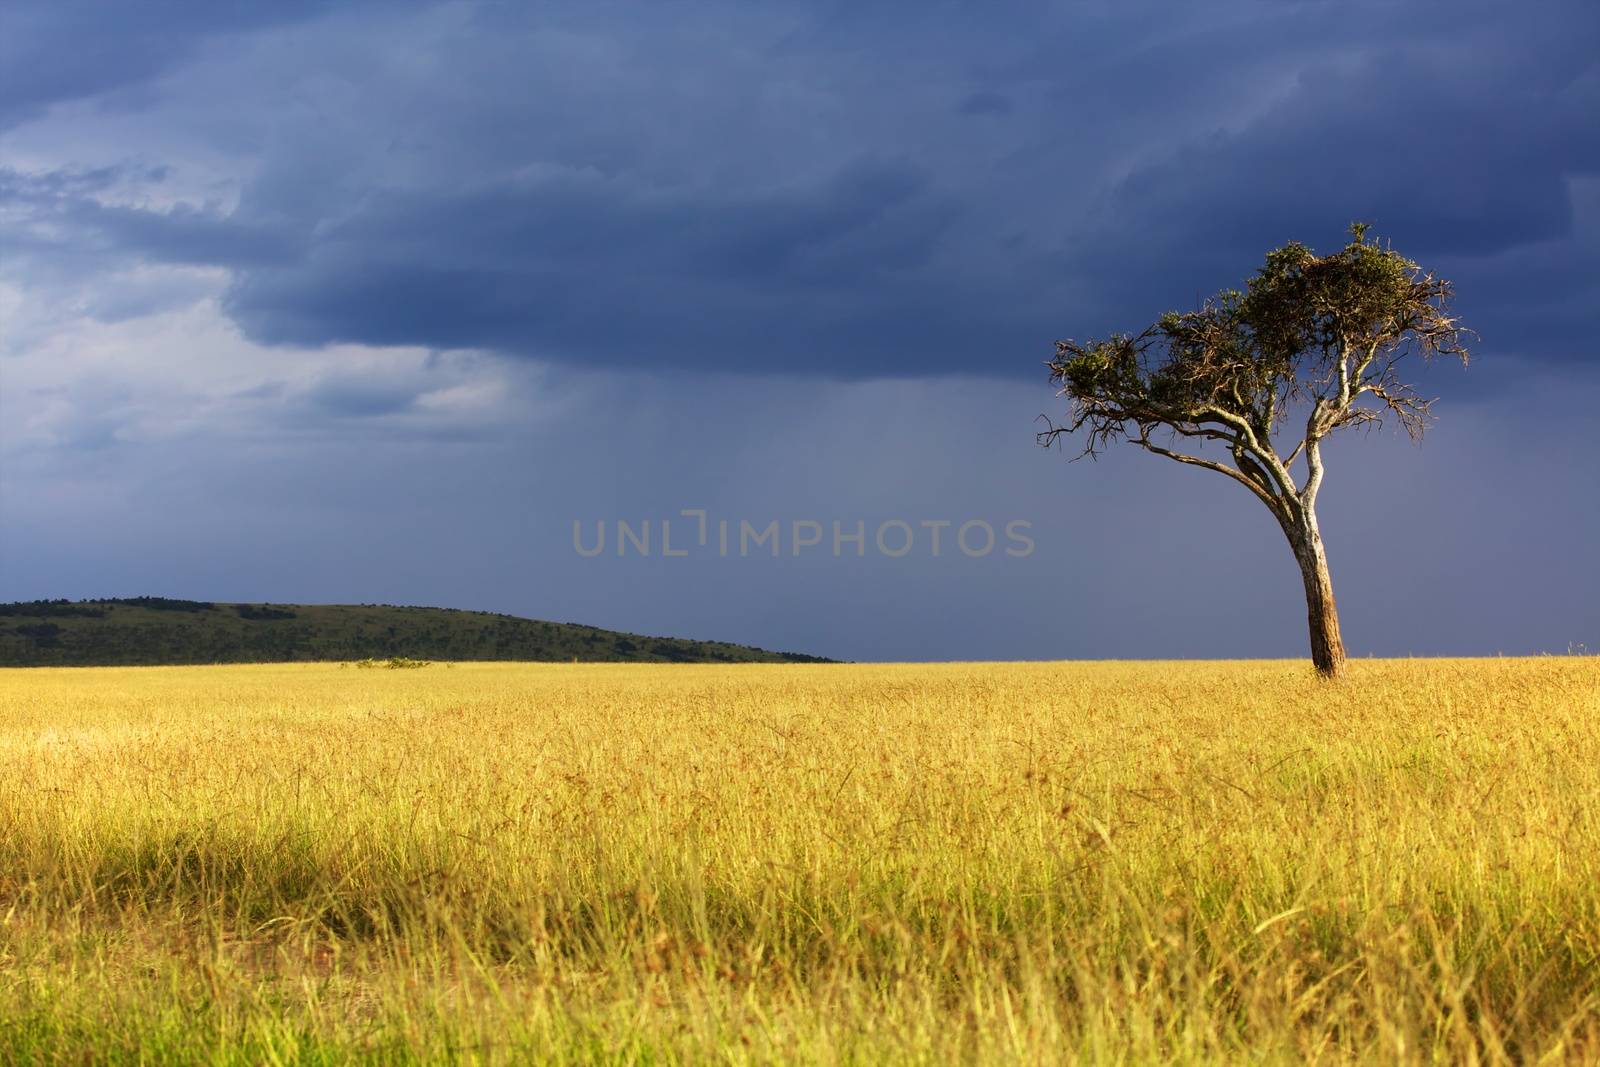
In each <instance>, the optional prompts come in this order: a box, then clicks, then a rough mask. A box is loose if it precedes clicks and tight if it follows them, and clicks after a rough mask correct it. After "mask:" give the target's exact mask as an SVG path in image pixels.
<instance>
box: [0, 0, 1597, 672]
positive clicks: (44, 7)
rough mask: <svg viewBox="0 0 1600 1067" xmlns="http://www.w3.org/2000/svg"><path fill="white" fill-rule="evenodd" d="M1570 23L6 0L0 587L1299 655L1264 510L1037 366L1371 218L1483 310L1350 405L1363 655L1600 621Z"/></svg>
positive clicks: (1350, 588) (1337, 482)
mask: <svg viewBox="0 0 1600 1067" xmlns="http://www.w3.org/2000/svg"><path fill="white" fill-rule="evenodd" d="M1597 45H1600V7H1597V6H1596V5H1594V4H1593V3H1580V2H1576V0H1573V2H1549V3H1533V4H1529V5H1523V6H1521V7H1518V8H1515V9H1507V8H1505V7H1504V6H1503V5H1499V4H1492V3H1487V2H1481V3H1452V4H1448V5H1447V4H1443V3H1420V4H1413V5H1405V6H1404V7H1403V8H1402V7H1397V6H1395V5H1389V4H1378V3H1371V4H1362V3H1357V4H1335V3H1332V2H1313V0H1308V2H1302V3H1294V4H1275V3H1266V2H1261V3H1242V2H1234V0H1227V2H1223V3H1218V4H1213V5H1206V6H1203V7H1196V6H1194V5H1186V4H1177V3H1149V4H1136V5H1112V4H1103V3H1082V4H1072V5H1047V4H1032V3H1011V2H1007V0H1001V2H991V3H983V4H978V3H963V2H952V3H935V4H919V5H903V4H891V3H884V4H838V3H823V2H808V3H797V4H789V5H776V4H767V3H733V2H732V0H726V2H724V0H693V2H690V3H685V4H682V5H673V6H670V7H669V6H667V5H649V6H645V5H629V4H609V3H584V4H577V3H566V2H553V3H548V4H541V5H536V6H522V5H506V4H497V3H490V2H481V3H479V2H460V3H405V4H392V5H391V4H382V5H380V4H371V3H355V4H340V5H333V4H319V3H314V2H295V3H288V4H281V5H259V6H257V5H217V4H202V3H197V2H183V0H172V2H165V3H161V4H156V5H140V6H137V7H134V6H122V5H101V4H92V3H74V2H56V3H43V2H34V0H20V2H16V3H13V4H9V5H7V7H6V10H5V11H4V13H3V14H0V601H5V600H19V599H24V600H25V599H36V598H54V597H68V598H74V599H77V598H86V597H111V596H136V595H159V596H171V597H187V598H193V599H201V600H213V601H270V602H280V603H308V602H315V603H395V604H417V605H433V606H440V607H455V608H468V609H476V610H488V611H497V612H505V613H510V614H516V615H523V616H528V617H532V618H540V619H549V620H554V621H573V622H582V623H587V624H591V625H595V626H602V627H607V628H611V629H618V630H628V631H634V632H640V633H649V634H659V635H671V636H680V637H690V638H703V639H716V640H725V641H733V642H739V643H743V644H753V645H759V646H762V647H765V648H771V649H782V650H788V651H797V652H806V653H812V654H817V655H824V656H831V657H836V658H841V659H851V660H935V659H1059V658H1185V657H1241V658H1257V657H1260V658H1275V657H1291V656H1292V657H1303V656H1304V655H1305V647H1306V633H1305V625H1306V623H1305V605H1304V599H1303V596H1302V592H1301V586H1300V580H1299V576H1298V573H1297V571H1296V569H1295V564H1294V560H1293V558H1292V556H1291V554H1290V552H1289V550H1288V547H1287V545H1286V544H1285V543H1284V539H1283V536H1282V534H1281V533H1280V532H1279V531H1278V529H1277V528H1276V527H1275V526H1274V525H1273V523H1272V521H1271V519H1270V518H1269V516H1268V515H1267V513H1266V511H1265V510H1264V509H1263V508H1262V507H1261V506H1260V505H1259V504H1258V503H1257V502H1256V501H1254V500H1252V499H1251V498H1250V496H1249V494H1247V493H1246V492H1244V491H1243V490H1242V489H1240V487H1238V486H1237V485H1234V484H1231V483H1229V482H1227V481H1226V480H1224V479H1223V478H1220V477H1218V476H1217V475H1215V474H1212V473H1209V472H1205V471H1198V470H1189V469H1183V468H1180V467H1179V466H1177V465H1176V464H1173V463H1170V462H1167V461H1165V460H1162V459H1159V458H1157V457H1154V456H1149V455H1146V454H1142V453H1139V452H1137V451H1136V450H1134V449H1131V448H1121V449H1117V448H1113V449H1112V450H1111V451H1109V452H1108V453H1107V454H1106V455H1104V456H1103V457H1101V458H1100V459H1099V460H1097V461H1089V460H1083V461H1081V462H1077V463H1071V462H1068V460H1069V459H1070V458H1071V452H1070V450H1069V451H1067V452H1065V453H1064V452H1063V451H1061V450H1049V451H1047V450H1044V449H1041V448H1039V447H1038V446H1037V445H1036V443H1035V441H1034V434H1035V432H1036V431H1037V429H1038V428H1039V423H1038V421H1037V420H1038V418H1039V417H1040V416H1041V415H1043V416H1046V417H1054V418H1058V419H1059V418H1060V417H1061V416H1062V414H1063V406H1062V401H1061V400H1059V399H1058V398H1056V397H1055V395H1054V389H1053V388H1052V386H1051V384H1050V383H1049V381H1048V378H1047V375H1046V373H1045V370H1044V362H1045V360H1047V359H1048V358H1049V357H1050V356H1051V355H1052V354H1053V351H1054V342H1055V340H1056V339H1058V338H1064V337H1077V338H1086V337H1091V336H1099V335H1104V334H1106V333H1109V332H1112V331H1119V330H1120V331H1137V330H1138V329H1140V328H1141V327H1142V326H1144V325H1146V324H1147V323H1148V322H1149V321H1151V320H1152V319H1153V318H1155V317H1156V316H1157V315H1159V314H1160V313H1161V312H1163V311H1165V310H1167V309H1170V308H1177V309H1184V308H1190V307H1193V306H1195V304H1196V303H1197V301H1198V300H1199V299H1202V298H1203V297H1204V296H1206V295H1207V294H1209V293H1212V292H1215V291H1217V290H1219V289H1223V288H1227V287H1231V286H1238V285H1241V284H1242V283H1243V282H1244V280H1245V279H1246V278H1247V277H1248V276H1249V275H1250V274H1251V272H1252V271H1253V270H1254V269H1255V268H1256V267H1257V266H1258V265H1259V264H1260V262H1261V259H1262V256H1263V254H1264V253H1265V252H1267V251H1268V250H1269V249H1270V248H1272V247H1275V246H1277V245H1281V244H1283V243H1284V242H1286V241H1289V240H1301V241H1304V242H1306V243H1308V244H1310V245H1311V246H1312V247H1313V248H1315V249H1317V250H1318V251H1331V250H1333V249H1335V248H1337V247H1338V246H1339V245H1340V244H1342V242H1343V240H1344V239H1345V238H1344V235H1345V231H1346V228H1347V227H1348V226H1349V224H1350V223H1351V222H1352V221H1354V220H1364V221H1368V222H1370V223H1371V224H1372V226H1373V229H1374V232H1376V233H1377V234H1379V235H1380V236H1381V237H1382V238H1383V239H1385V240H1392V241H1393V243H1394V247H1395V248H1396V249H1398V250H1399V251H1401V252H1403V253H1404V254H1405V255H1407V256H1409V257H1411V258H1413V259H1416V260H1418V261H1419V262H1421V263H1422V264H1423V265H1424V266H1425V267H1427V268H1429V269H1432V270H1434V271H1436V272H1437V273H1439V274H1441V275H1443V276H1444V277H1447V278H1449V279H1451V280H1452V281H1453V282H1454V283H1455V286H1456V290H1457V296H1456V299H1455V302H1454V305H1453V307H1454V310H1455V312H1456V313H1457V314H1458V315H1459V316H1460V318H1461V320H1462V321H1463V323H1464V324H1465V325H1466V326H1468V327H1470V328H1472V329H1473V330H1475V331H1477V333H1478V334H1479V335H1480V337H1479V339H1478V340H1476V341H1475V342H1474V343H1473V345H1472V355H1473V358H1472V361H1471V363H1470V365H1469V366H1467V367H1465V368H1463V367H1460V366H1458V365H1452V364H1449V363H1447V362H1440V363H1436V364H1434V365H1431V366H1429V367H1426V368H1419V369H1418V370H1417V377H1418V380H1419V381H1420V382H1421V383H1422V388H1423V391H1424V393H1425V394H1426V395H1428V396H1438V397H1439V398H1440V400H1439V402H1438V403H1437V405H1436V407H1435V414H1436V416H1437V423H1436V424H1435V425H1434V426H1433V427H1432V428H1431V429H1430V431H1429V433H1428V435H1427V437H1426V439H1425V440H1424V442H1423V443H1422V444H1421V445H1420V446H1418V445H1415V444H1413V443H1412V442H1410V441H1409V440H1408V439H1407V438H1406V437H1405V435H1404V433H1403V432H1401V431H1400V430H1399V429H1398V428H1396V427H1385V428H1384V429H1382V430H1380V431H1376V432H1373V433H1370V434H1364V433H1360V432H1347V433H1346V434H1345V435H1344V436H1343V437H1341V438H1339V439H1337V440H1336V441H1335V442H1334V443H1333V445H1332V446H1331V451H1330V457H1329V471H1328V475H1327V482H1326V485H1325V488H1324V490H1323V494H1322V498H1321V504H1320V514H1321V525H1322V532H1323V535H1324V537H1325V539H1326V542H1327V546H1328V553H1329V557H1330V563H1331V567H1332V571H1333V578H1334V584H1335V590H1336V592H1337V595H1338V600H1339V606H1340V609H1341V616H1342V621H1343V631H1344V637H1345V640H1346V643H1347V645H1348V647H1349V649H1350V652H1351V654H1352V655H1355V656H1366V655H1384V656H1406V655H1495V654H1501V653H1503V654H1508V655H1511V654H1537V653H1565V652H1568V651H1571V650H1576V649H1580V648H1583V649H1587V650H1589V651H1594V650H1596V649H1600V609H1597V608H1596V606H1595V605H1596V604H1600V561H1597V552H1596V549H1595V545H1596V544H1597V543H1600V477H1597V476H1596V474H1595V470H1594V451H1595V449H1594V444H1593V438H1594V435H1595V431H1596V430H1597V429H1600V420H1597V418H1596V414H1595V412H1596V410H1597V403H1600V360H1597V359H1596V351H1595V348H1596V343H1597V342H1596V340H1595V338H1596V337H1597V336H1600V299H1597V295H1600V122H1597V121H1596V118H1595V117H1596V116H1597V115H1600V47H1597ZM685 511H689V512H691V514H690V515H685V514H683V513H684V512H685ZM701 511H703V512H704V513H705V516H706V520H707V522H708V524H709V525H708V527H707V531H708V533H707V537H706V539H705V540H704V541H703V542H702V541H701V539H700V537H699V528H698V525H697V523H698V521H699V520H698V518H697V516H696V513H698V512H701ZM664 519H666V520H671V522H672V532H671V537H672V538H673V540H672V542H671V545H672V546H673V547H674V548H676V549H678V550H679V551H683V552H684V553H685V554H683V555H676V554H667V553H665V552H664V548H665V547H666V546H663V545H662V544H661V542H660V536H661V527H660V525H659V523H660V522H661V521H662V520H664ZM645 520H650V521H651V522H652V523H653V524H655V525H654V526H653V530H654V537H655V540H654V542H653V543H652V545H651V551H650V552H649V553H648V554H646V553H643V552H641V551H638V550H635V551H632V552H627V553H625V554H622V555H619V554H618V552H617V548H616V536H615V534H616V523H618V522H626V523H629V524H631V525H632V526H634V527H637V526H638V524H640V523H643V522H644V521H645ZM718 520H727V521H728V522H729V523H730V524H731V529H732V531H733V534H732V536H733V538H734V542H733V543H734V547H733V548H732V549H731V550H729V551H721V550H719V547H718V544H717V530H718V528H717V525H716V523H717V521H718ZM741 522H744V523H748V524H750V525H752V526H753V527H756V528H758V529H764V528H765V527H766V526H767V525H768V524H769V523H773V522H776V523H777V524H778V527H777V528H778V529H779V531H780V532H781V535H782V538H783V540H782V544H781V546H780V549H779V551H778V553H777V554H776V556H774V555H773V554H771V553H770V552H769V551H768V550H767V549H766V547H765V545H764V544H763V545H760V546H758V548H757V550H756V551H754V552H749V551H740V550H739V547H738V536H739V529H740V523H741ZM796 522H799V523H802V524H810V523H815V524H816V525H817V529H818V536H819V541H818V543H817V544H816V545H803V546H801V547H800V549H799V551H798V552H797V551H796V550H795V546H794V545H793V543H792V542H793V540H794V538H793V536H792V535H793V534H794V533H795V531H796V527H795V525H794V524H795V523H796ZM836 522H837V523H839V524H841V530H842V531H843V532H844V533H845V534H846V535H850V534H853V533H854V532H856V530H857V524H858V523H859V524H860V530H861V531H862V533H863V536H864V540H863V541H862V542H860V543H859V544H860V551H858V550H857V542H854V541H845V542H844V544H843V545H842V546H841V550H840V551H838V552H837V554H836V553H835V551H834V546H833V544H832V538H833V526H832V524H834V523H836ZM574 523H578V524H580V525H579V534H580V540H579V543H577V544H575V542H574V536H575V533H574ZM600 523H604V524H607V525H608V528H609V529H610V530H611V533H612V537H611V541H610V542H609V543H608V544H607V546H606V550H605V551H601V552H598V553H589V552H585V551H583V550H581V549H582V544H583V539H586V538H592V537H593V534H594V531H595V530H596V529H597V524H600ZM944 523H948V524H949V525H948V526H944V525H941V524H944ZM965 523H973V524H983V525H986V526H987V528H988V529H989V530H991V531H992V533H993V535H994V542H993V544H992V545H991V546H990V547H989V548H988V549H987V550H985V551H983V552H981V553H980V552H974V551H969V549H971V548H972V547H973V546H974V543H972V542H960V543H958V542H957V540H956V538H957V536H958V534H959V532H960V529H961V527H962V525H963V524H965ZM885 524H889V525H888V526H887V527H886V526H885ZM930 524H931V525H930ZM1008 524H1020V525H1016V526H1015V527H1014V530H1013V531H1008V529H1007V527H1008ZM983 525H974V526H972V527H971V530H972V531H975V536H981V534H982V528H983ZM902 526H903V527H904V529H905V530H906V531H908V532H909V533H910V534H911V540H910V541H909V542H908V543H907V550H906V551H904V552H903V553H901V552H897V551H895V549H898V547H899V542H898V541H896V540H895V538H898V537H900V536H901V528H902ZM804 529H805V530H807V531H809V530H810V526H809V525H806V526H804ZM883 529H888V530H889V531H890V534H889V536H890V540H889V541H888V542H883V543H880V542H879V541H878V540H877V534H878V532H879V531H880V530H883ZM936 530H937V531H939V532H941V536H942V537H943V538H944V540H943V541H942V542H941V544H942V548H941V550H940V551H939V552H938V553H937V554H935V553H934V551H933V550H932V543H931V535H932V534H933V532H935V531H936ZM1019 532H1020V534H1022V535H1025V538H1026V540H1027V542H1028V545H1029V547H1028V550H1027V551H1026V552H1023V551H1021V541H1020V540H1018V539H1017V535H1018V533H1019ZM691 534H692V535H693V536H692V539H691V540H686V541H680V540H678V538H679V537H680V535H691ZM886 546H887V547H886ZM1008 548H1009V549H1014V550H1015V551H1007V549H1008Z"/></svg>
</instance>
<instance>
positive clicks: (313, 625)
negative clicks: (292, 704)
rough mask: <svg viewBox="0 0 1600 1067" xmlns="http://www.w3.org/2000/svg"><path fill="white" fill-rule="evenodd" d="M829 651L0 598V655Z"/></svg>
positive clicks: (28, 662) (436, 617)
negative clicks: (9, 601) (1, 600)
mask: <svg viewBox="0 0 1600 1067" xmlns="http://www.w3.org/2000/svg"><path fill="white" fill-rule="evenodd" d="M396 657H399V658H404V659H417V660H534V661H541V660H542V661H571V660H574V659H576V660H581V661H585V662H590V661H624V662H627V661H634V662H645V663H776V662H826V661H824V660H822V659H820V658H819V657H816V656H806V655H801V654H798V653H789V652H768V651H766V650H765V649H761V648H752V647H750V646H747V645H733V644H726V643H723V642H720V641H691V640H685V639H682V638H675V637H642V636H640V635H638V634H627V633H618V632H616V631H614V630H600V629H596V628H595V627H593V626H579V625H575V624H573V623H560V622H539V621H536V620H533V619H522V618H517V617H516V616H513V615H493V614H489V613H487V612H480V611H454V610H450V609H446V608H412V607H394V606H391V605H387V604H360V605H356V604H214V603H211V602H209V601H202V600H174V599H170V598H168V597H133V598H127V599H118V600H83V601H68V600H38V601H32V602H29V603H12V604H0V666H8V667H34V666H66V667H70V666H92V665H100V666H139V665H145V666H148V665H160V664H204V663H272V662H294V661H303V660H357V659H373V658H376V659H393V658H396Z"/></svg>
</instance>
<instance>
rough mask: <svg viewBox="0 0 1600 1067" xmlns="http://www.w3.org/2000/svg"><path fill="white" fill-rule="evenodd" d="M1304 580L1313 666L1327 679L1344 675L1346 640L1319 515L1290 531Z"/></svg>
mask: <svg viewBox="0 0 1600 1067" xmlns="http://www.w3.org/2000/svg"><path fill="white" fill-rule="evenodd" d="M1287 532H1288V534H1289V544H1290V546H1291V547H1293V548H1294V558H1295V561H1296V562H1297V563H1299V564H1300V577H1301V580H1302V581H1304V582H1305V587H1306V621H1307V622H1308V623H1309V624H1310V627H1311V662H1312V664H1313V665H1314V666H1315V667H1316V668H1317V673H1318V674H1320V675H1322V676H1323V677H1324V678H1337V677H1339V675H1341V674H1342V673H1344V639H1343V638H1341V637H1340V636H1339V608H1338V605H1337V604H1335V603H1334V600H1333V579H1332V578H1331V577H1329V575H1328V555H1327V553H1326V552H1325V551H1323V548H1322V534H1321V533H1320V532H1319V531H1318V530H1317V519H1316V516H1315V515H1309V514H1308V515H1307V516H1306V517H1305V520H1304V521H1303V522H1302V523H1299V524H1296V525H1295V526H1291V527H1289V528H1288V529H1287Z"/></svg>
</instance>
